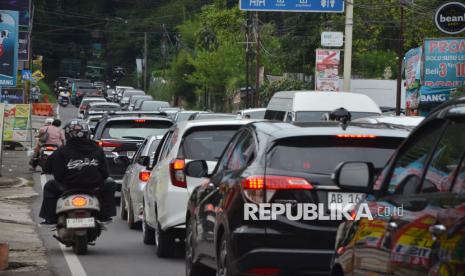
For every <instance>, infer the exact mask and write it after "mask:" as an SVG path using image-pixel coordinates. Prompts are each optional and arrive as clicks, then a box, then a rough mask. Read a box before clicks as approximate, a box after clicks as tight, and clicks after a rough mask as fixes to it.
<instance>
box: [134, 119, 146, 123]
mask: <svg viewBox="0 0 465 276" xmlns="http://www.w3.org/2000/svg"><path fill="white" fill-rule="evenodd" d="M134 123H145V120H141V119H138V120H134Z"/></svg>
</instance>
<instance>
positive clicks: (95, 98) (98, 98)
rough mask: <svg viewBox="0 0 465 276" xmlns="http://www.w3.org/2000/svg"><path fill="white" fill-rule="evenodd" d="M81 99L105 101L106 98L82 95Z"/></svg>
mask: <svg viewBox="0 0 465 276" xmlns="http://www.w3.org/2000/svg"><path fill="white" fill-rule="evenodd" d="M82 101H100V102H107V100H106V99H105V98H103V97H84V98H82Z"/></svg>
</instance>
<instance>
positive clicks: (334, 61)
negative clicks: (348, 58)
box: [315, 49, 341, 91]
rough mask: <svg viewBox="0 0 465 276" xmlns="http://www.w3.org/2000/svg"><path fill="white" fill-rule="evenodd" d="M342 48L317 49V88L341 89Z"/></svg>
mask: <svg viewBox="0 0 465 276" xmlns="http://www.w3.org/2000/svg"><path fill="white" fill-rule="evenodd" d="M340 61H341V51H340V50H328V49H317V50H316V66H315V70H316V77H315V90H317V91H339V63H340Z"/></svg>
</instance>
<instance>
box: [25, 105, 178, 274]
mask: <svg viewBox="0 0 465 276" xmlns="http://www.w3.org/2000/svg"><path fill="white" fill-rule="evenodd" d="M59 113H60V119H61V120H62V121H63V123H66V122H68V121H69V120H71V119H73V118H75V117H76V116H77V109H76V108H74V107H70V106H68V107H66V108H61V109H60V111H59ZM44 182H45V179H44V177H43V176H42V177H41V175H40V174H39V173H36V174H35V175H34V183H35V188H36V190H37V191H38V192H39V193H40V192H41V190H42V183H44ZM40 203H41V199H40V198H37V200H36V201H35V202H34V204H33V215H34V218H35V220H36V221H37V222H40V221H41V219H39V218H38V213H39V209H40ZM39 233H40V235H41V237H42V239H43V241H44V244H45V246H46V248H47V250H48V255H49V258H50V266H51V269H52V270H53V272H54V273H55V275H57V276H86V275H87V276H106V275H108V276H126V275H127V276H130V275H138V276H145V275H147V276H178V275H185V272H184V260H183V257H182V256H180V257H178V258H174V259H160V258H158V257H157V256H156V255H155V249H154V247H153V246H147V245H144V244H143V243H142V234H141V232H140V231H139V230H130V229H129V228H128V227H127V225H126V224H125V222H124V221H121V220H120V219H119V218H116V219H115V221H114V223H112V224H110V225H109V226H108V231H105V232H103V233H102V235H101V236H100V238H98V239H97V241H96V245H95V246H91V247H90V248H89V254H88V255H86V256H76V255H75V254H74V253H73V252H72V250H71V249H70V248H64V247H63V246H60V244H59V243H58V241H56V240H55V239H54V238H53V234H54V233H53V232H51V229H50V228H49V227H44V226H42V227H39ZM178 251H180V252H182V249H181V248H180V249H179V250H178ZM179 255H181V254H179Z"/></svg>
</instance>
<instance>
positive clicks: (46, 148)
mask: <svg viewBox="0 0 465 276" xmlns="http://www.w3.org/2000/svg"><path fill="white" fill-rule="evenodd" d="M45 150H56V147H51V146H48V147H45Z"/></svg>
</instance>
